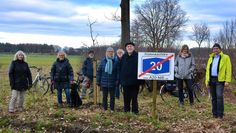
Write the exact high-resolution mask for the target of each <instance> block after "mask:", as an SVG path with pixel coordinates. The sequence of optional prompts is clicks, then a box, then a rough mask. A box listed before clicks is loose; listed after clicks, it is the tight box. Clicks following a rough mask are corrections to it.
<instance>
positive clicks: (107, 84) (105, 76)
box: [97, 47, 118, 111]
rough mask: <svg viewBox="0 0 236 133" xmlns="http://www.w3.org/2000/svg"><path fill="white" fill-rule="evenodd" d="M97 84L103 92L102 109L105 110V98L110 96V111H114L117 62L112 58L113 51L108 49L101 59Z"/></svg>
mask: <svg viewBox="0 0 236 133" xmlns="http://www.w3.org/2000/svg"><path fill="white" fill-rule="evenodd" d="M97 84H98V86H101V88H102V92H103V108H104V110H107V97H108V93H109V94H110V109H111V110H112V111H114V109H115V89H116V86H117V84H118V62H117V61H116V60H115V58H114V49H113V48H111V47H109V48H107V51H106V58H104V59H102V61H101V64H100V65H99V67H98V70H97Z"/></svg>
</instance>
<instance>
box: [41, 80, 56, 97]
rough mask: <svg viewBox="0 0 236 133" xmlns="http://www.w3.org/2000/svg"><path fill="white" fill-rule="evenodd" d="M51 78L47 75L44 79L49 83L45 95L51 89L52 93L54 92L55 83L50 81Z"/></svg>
mask: <svg viewBox="0 0 236 133" xmlns="http://www.w3.org/2000/svg"><path fill="white" fill-rule="evenodd" d="M50 79H51V78H50V77H46V78H45V81H44V82H45V83H46V82H47V84H48V85H47V88H46V89H45V91H44V94H43V95H46V94H47V92H48V91H49V90H51V93H52V94H53V88H54V87H53V84H51V83H50Z"/></svg>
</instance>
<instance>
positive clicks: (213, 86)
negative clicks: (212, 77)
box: [210, 81, 224, 117]
mask: <svg viewBox="0 0 236 133" xmlns="http://www.w3.org/2000/svg"><path fill="white" fill-rule="evenodd" d="M210 92H211V96H212V113H213V115H214V116H216V117H223V116H224V82H217V81H215V82H210Z"/></svg>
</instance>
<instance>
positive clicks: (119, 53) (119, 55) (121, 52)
mask: <svg viewBox="0 0 236 133" xmlns="http://www.w3.org/2000/svg"><path fill="white" fill-rule="evenodd" d="M124 53H125V51H124V50H123V49H118V50H117V51H116V57H115V60H116V61H117V62H118V64H120V62H121V58H122V56H123V55H124ZM120 89H121V85H120V84H118V85H117V87H116V91H115V97H116V98H117V99H120Z"/></svg>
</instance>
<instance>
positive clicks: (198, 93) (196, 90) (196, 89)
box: [192, 83, 203, 102]
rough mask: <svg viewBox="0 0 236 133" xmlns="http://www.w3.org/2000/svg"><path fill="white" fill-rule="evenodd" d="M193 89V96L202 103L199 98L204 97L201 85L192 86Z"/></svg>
mask: <svg viewBox="0 0 236 133" xmlns="http://www.w3.org/2000/svg"><path fill="white" fill-rule="evenodd" d="M192 89H193V95H194V97H195V99H196V100H197V101H198V102H200V100H199V97H200V96H202V95H203V90H202V88H201V86H200V84H199V83H194V84H193V85H192Z"/></svg>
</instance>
